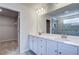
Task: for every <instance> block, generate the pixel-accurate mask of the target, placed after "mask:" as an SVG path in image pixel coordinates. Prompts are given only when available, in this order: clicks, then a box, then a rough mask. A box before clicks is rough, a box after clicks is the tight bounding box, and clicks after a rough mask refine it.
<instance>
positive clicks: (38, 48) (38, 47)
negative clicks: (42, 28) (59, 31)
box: [29, 36, 79, 55]
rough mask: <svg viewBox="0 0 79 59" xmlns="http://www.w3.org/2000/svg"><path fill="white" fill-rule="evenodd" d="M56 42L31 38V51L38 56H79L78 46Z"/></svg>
mask: <svg viewBox="0 0 79 59" xmlns="http://www.w3.org/2000/svg"><path fill="white" fill-rule="evenodd" d="M55 40H56V39H55ZM55 40H53V39H45V38H41V37H36V36H29V49H30V50H32V51H33V52H34V53H36V54H37V55H79V47H78V46H75V45H71V44H67V43H64V42H60V41H57V40H56V41H55Z"/></svg>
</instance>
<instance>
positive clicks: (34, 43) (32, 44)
mask: <svg viewBox="0 0 79 59" xmlns="http://www.w3.org/2000/svg"><path fill="white" fill-rule="evenodd" d="M29 42H30V43H29V45H30V50H32V51H33V52H34V53H36V54H37V38H36V37H34V36H32V37H30V39H29Z"/></svg>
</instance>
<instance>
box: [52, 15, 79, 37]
mask: <svg viewBox="0 0 79 59" xmlns="http://www.w3.org/2000/svg"><path fill="white" fill-rule="evenodd" d="M52 33H54V34H66V35H74V36H79V14H74V15H69V16H64V17H57V18H56V19H52Z"/></svg>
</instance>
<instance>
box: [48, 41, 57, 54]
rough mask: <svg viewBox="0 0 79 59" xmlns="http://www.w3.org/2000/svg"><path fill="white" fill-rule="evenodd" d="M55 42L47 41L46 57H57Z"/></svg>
mask: <svg viewBox="0 0 79 59" xmlns="http://www.w3.org/2000/svg"><path fill="white" fill-rule="evenodd" d="M57 54H58V50H57V42H56V41H53V40H47V55H57Z"/></svg>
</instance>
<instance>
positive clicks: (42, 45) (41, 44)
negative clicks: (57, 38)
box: [38, 38, 46, 55]
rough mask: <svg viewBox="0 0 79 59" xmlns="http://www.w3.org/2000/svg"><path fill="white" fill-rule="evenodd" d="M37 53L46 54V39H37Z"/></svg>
mask: <svg viewBox="0 0 79 59" xmlns="http://www.w3.org/2000/svg"><path fill="white" fill-rule="evenodd" d="M38 55H46V39H43V38H39V39H38Z"/></svg>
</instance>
